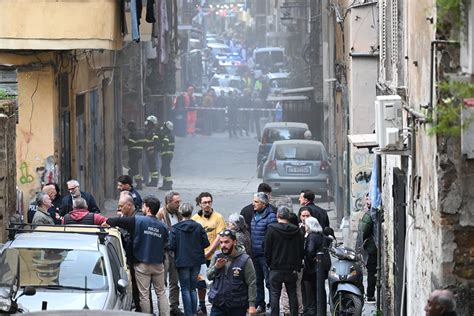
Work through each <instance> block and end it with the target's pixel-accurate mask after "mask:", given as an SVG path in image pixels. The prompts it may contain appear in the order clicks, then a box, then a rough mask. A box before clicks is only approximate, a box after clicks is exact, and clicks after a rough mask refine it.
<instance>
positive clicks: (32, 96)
mask: <svg viewBox="0 0 474 316" xmlns="http://www.w3.org/2000/svg"><path fill="white" fill-rule="evenodd" d="M40 77H41V74H39V73H38V77H37V78H36V85H35V89H34V90H33V93H32V94H31V96H30V101H31V111H30V118H29V120H28V124H29V128H28V138H31V130H32V123H31V121H32V120H33V112H34V110H35V101H34V100H33V98H34V97H35V94H36V92H37V91H38V85H39V79H40ZM30 141H31V139H28V141H27V142H26V151H25V160H26V158H27V157H28V151H29V147H30Z"/></svg>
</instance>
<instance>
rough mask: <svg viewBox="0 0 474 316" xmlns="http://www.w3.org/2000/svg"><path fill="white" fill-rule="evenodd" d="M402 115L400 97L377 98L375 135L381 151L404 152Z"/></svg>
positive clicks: (385, 96) (383, 96)
mask: <svg viewBox="0 0 474 316" xmlns="http://www.w3.org/2000/svg"><path fill="white" fill-rule="evenodd" d="M402 115H403V111H402V99H401V98H400V96H398V95H382V96H377V98H376V99H375V134H376V135H377V142H378V144H379V148H380V149H381V150H403V139H402V136H401V131H402V128H403V117H402Z"/></svg>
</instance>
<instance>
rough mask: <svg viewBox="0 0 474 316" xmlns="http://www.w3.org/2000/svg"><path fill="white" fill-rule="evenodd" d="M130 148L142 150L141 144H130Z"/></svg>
mask: <svg viewBox="0 0 474 316" xmlns="http://www.w3.org/2000/svg"><path fill="white" fill-rule="evenodd" d="M130 149H137V150H143V147H141V146H132V147H130Z"/></svg>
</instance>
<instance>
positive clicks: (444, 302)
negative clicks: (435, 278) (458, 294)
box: [425, 290, 457, 316]
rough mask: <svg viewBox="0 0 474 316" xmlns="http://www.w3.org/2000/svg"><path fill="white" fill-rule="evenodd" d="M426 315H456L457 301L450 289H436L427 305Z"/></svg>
mask: <svg viewBox="0 0 474 316" xmlns="http://www.w3.org/2000/svg"><path fill="white" fill-rule="evenodd" d="M425 312H426V316H456V315H457V313H456V301H455V300H454V296H453V293H452V292H451V291H450V290H434V291H433V292H432V293H431V295H430V298H429V299H428V303H427V304H426V306H425Z"/></svg>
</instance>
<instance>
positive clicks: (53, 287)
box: [0, 226, 132, 311]
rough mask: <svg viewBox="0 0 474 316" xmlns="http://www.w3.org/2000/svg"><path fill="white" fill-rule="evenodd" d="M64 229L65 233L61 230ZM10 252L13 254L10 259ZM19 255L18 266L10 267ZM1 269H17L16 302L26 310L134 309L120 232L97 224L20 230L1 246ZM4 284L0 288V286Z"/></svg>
mask: <svg viewBox="0 0 474 316" xmlns="http://www.w3.org/2000/svg"><path fill="white" fill-rule="evenodd" d="M59 230H63V231H59ZM9 253H10V255H8V254H9ZM11 253H17V256H18V261H19V264H18V268H17V269H13V268H14V267H11V265H10V266H9V263H8V262H9V260H10V261H11V260H13V259H12V257H13V256H12V255H11ZM0 256H1V257H3V258H6V260H1V262H0V270H4V269H5V267H6V270H8V271H18V272H17V275H16V276H15V278H16V279H17V280H18V284H19V290H18V293H17V295H20V294H21V293H22V291H23V290H24V289H25V288H26V287H28V288H31V287H33V288H35V289H36V293H35V294H34V295H29V296H22V297H20V298H19V299H18V303H19V304H21V306H22V307H23V308H24V309H25V310H27V311H40V310H42V309H43V308H46V309H47V310H66V309H67V310H81V309H83V308H84V306H87V307H88V308H89V309H94V310H130V309H131V303H132V295H131V294H132V293H131V282H129V280H130V278H129V271H128V268H127V266H126V263H125V255H124V250H123V247H122V242H121V239H120V233H119V232H118V231H117V230H116V229H108V230H106V231H104V230H102V232H101V229H100V228H98V227H95V226H89V227H87V226H83V227H67V226H62V227H61V226H57V227H54V226H38V227H37V228H36V229H31V228H30V229H25V228H21V229H19V230H18V232H17V233H16V234H15V235H14V238H13V239H12V240H10V241H8V242H7V243H5V245H4V246H3V248H2V250H1V253H0ZM1 286H2V285H1V284H0V287H1Z"/></svg>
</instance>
